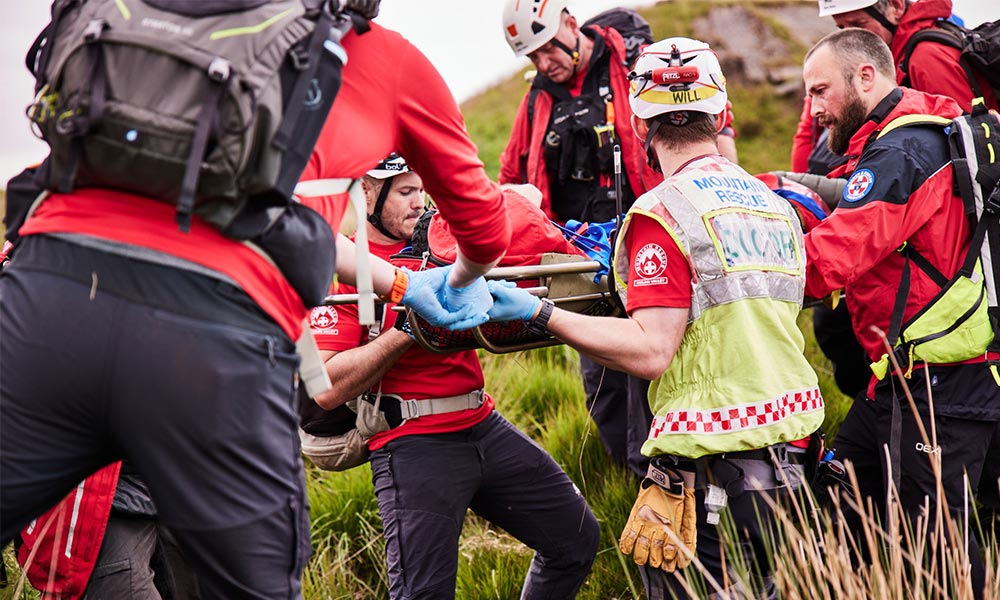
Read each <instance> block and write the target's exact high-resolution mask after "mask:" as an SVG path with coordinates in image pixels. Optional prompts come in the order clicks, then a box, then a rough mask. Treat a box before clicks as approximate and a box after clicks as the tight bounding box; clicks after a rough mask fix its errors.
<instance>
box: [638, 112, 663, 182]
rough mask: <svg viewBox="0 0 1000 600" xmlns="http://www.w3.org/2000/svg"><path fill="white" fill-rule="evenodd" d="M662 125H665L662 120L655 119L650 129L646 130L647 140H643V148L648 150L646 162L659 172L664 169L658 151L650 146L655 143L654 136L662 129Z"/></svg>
mask: <svg viewBox="0 0 1000 600" xmlns="http://www.w3.org/2000/svg"><path fill="white" fill-rule="evenodd" d="M661 125H663V122H662V121H660V120H659V119H653V122H652V123H650V124H649V131H647V132H646V140H645V141H644V142H643V148H645V150H646V164H648V165H649V167H650V168H651V169H653V170H654V171H656V172H657V173H662V172H663V171H662V170H661V169H660V161H659V160H658V159H657V158H656V152H654V151H653V149H652V148H651V147H650V146H651V144H652V143H653V136H654V135H656V132H657V131H659V130H660V126H661Z"/></svg>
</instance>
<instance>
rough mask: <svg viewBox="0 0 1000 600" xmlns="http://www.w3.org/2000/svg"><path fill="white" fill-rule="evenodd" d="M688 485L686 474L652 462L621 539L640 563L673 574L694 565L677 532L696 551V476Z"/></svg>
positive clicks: (626, 550) (621, 544)
mask: <svg viewBox="0 0 1000 600" xmlns="http://www.w3.org/2000/svg"><path fill="white" fill-rule="evenodd" d="M691 479H692V482H691V484H690V485H689V486H685V484H684V477H683V476H682V475H681V474H680V473H679V472H677V471H675V470H673V469H669V468H662V467H656V466H653V465H652V464H651V465H650V469H649V472H648V474H647V476H646V478H645V479H643V480H642V484H641V486H640V489H639V497H638V498H636V500H635V504H634V505H632V512H631V514H629V517H628V522H627V523H626V524H625V529H624V530H623V531H622V535H621V538H619V540H618V548H619V549H620V550H621V551H622V552H623V553H625V554H631V555H632V559H633V560H634V561H635V564H637V565H649V566H650V567H653V568H656V569H662V570H663V571H665V572H667V573H673V572H674V570H676V569H683V568H684V567H686V566H688V565H689V564H691V559H690V558H688V554H686V553H684V552H683V551H682V550H680V549H679V548H678V546H677V542H676V541H675V540H674V537H673V536H672V535H671V533H673V534H674V535H675V536H676V537H677V538H678V539H679V540H680V542H681V543H683V544H684V545H685V546H687V549H688V551H689V553H690V554H694V551H695V542H696V539H697V538H696V535H697V531H696V524H695V514H696V513H695V500H694V485H693V477H692V478H691Z"/></svg>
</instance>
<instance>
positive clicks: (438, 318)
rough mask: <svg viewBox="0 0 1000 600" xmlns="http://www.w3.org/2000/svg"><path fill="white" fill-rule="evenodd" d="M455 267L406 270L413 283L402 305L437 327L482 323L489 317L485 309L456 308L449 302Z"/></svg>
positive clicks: (457, 327) (456, 327)
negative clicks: (449, 305)
mask: <svg viewBox="0 0 1000 600" xmlns="http://www.w3.org/2000/svg"><path fill="white" fill-rule="evenodd" d="M451 269H452V265H448V266H447V267H438V268H436V269H428V270H426V271H410V270H406V269H404V270H406V272H407V275H408V276H409V282H408V283H407V286H406V292H405V293H404V294H403V299H402V301H400V304H402V305H403V306H406V307H407V308H412V309H413V310H415V311H416V312H417V314H419V315H420V316H421V317H423V318H424V320H426V321H427V322H428V323H430V324H431V325H432V326H434V327H447V328H448V329H451V330H456V329H469V328H470V327H475V326H477V325H482V324H483V323H485V322H486V321H487V320H489V317H488V316H487V315H486V311H485V310H482V311H477V310H476V307H475V306H473V305H471V304H466V305H464V306H461V305H456V306H457V308H456V309H454V310H452V309H449V307H448V304H447V303H446V302H445V288H446V287H448V273H449V272H451Z"/></svg>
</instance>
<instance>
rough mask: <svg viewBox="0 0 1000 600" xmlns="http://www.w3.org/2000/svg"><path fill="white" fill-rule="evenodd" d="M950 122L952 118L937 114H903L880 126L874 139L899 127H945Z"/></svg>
mask: <svg viewBox="0 0 1000 600" xmlns="http://www.w3.org/2000/svg"><path fill="white" fill-rule="evenodd" d="M951 122H952V120H951V119H949V118H948V117H939V116H937V115H921V114H914V115H903V116H902V117H897V118H895V119H893V120H892V121H890V122H889V123H888V124H887V125H886V126H885V127H883V128H882V131H879V133H878V135H877V136H875V139H879V138H881V137H882V136H884V135H885V134H887V133H889V132H890V131H893V130H896V129H899V128H900V127H909V126H911V125H940V126H941V127H947V126H949V125H951Z"/></svg>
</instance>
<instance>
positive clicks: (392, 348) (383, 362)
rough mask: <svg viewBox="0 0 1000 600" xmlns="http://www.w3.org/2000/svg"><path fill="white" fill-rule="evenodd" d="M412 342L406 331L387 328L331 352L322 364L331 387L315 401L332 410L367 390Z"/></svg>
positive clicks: (379, 379)
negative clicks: (359, 343)
mask: <svg viewBox="0 0 1000 600" xmlns="http://www.w3.org/2000/svg"><path fill="white" fill-rule="evenodd" d="M412 343H413V340H412V339H410V336H408V335H407V334H405V333H403V332H402V331H399V330H396V329H389V330H387V331H385V332H383V333H382V334H381V335H379V336H378V337H377V338H375V339H374V340H372V341H371V342H370V343H368V344H365V345H363V346H359V347H357V348H353V349H351V350H345V351H343V352H338V353H336V354H333V355H332V356H330V357H329V358H327V359H326V363H325V364H326V372H327V375H329V377H330V382H331V383H332V384H333V388H332V389H331V390H329V391H327V392H324V393H323V394H321V395H319V396H318V397H316V403H317V404H319V405H320V406H321V407H323V408H324V409H326V410H332V409H334V408H336V407H338V406H340V405H341V404H344V403H345V402H347V401H349V400H351V399H352V398H356V397H358V396H359V395H361V394H363V393H364V392H366V391H368V390H370V389H371V388H372V387H373V386H374V385H375V384H376V383H378V382H379V381H381V379H382V377H384V376H385V374H386V373H387V372H388V371H389V369H391V368H392V367H393V365H395V364H396V361H397V360H399V357H400V356H402V355H403V353H404V352H406V350H407V348H409V347H410V345H411V344H412Z"/></svg>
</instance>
